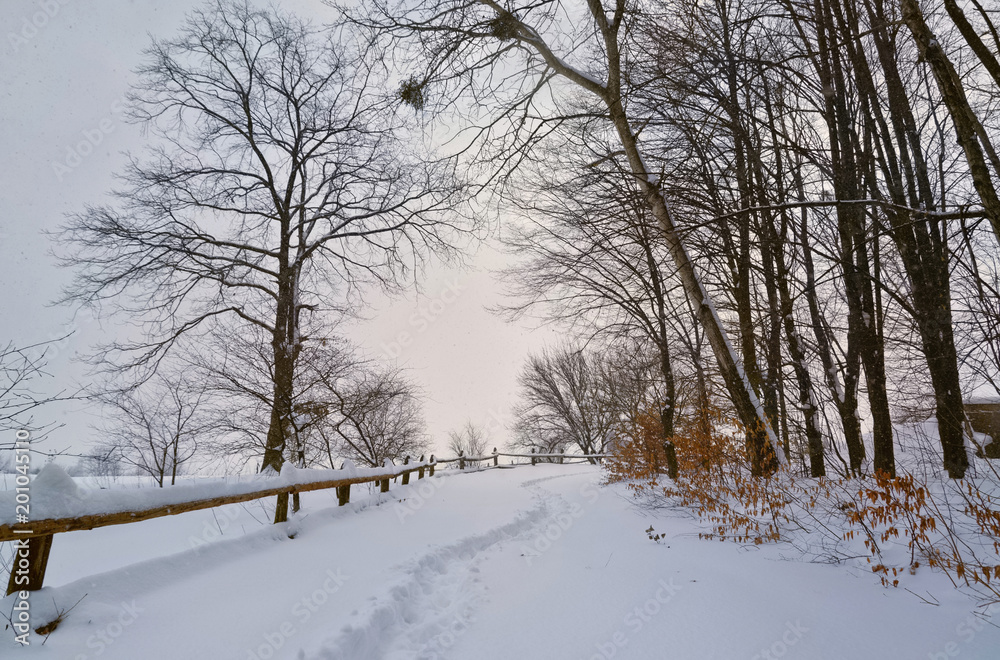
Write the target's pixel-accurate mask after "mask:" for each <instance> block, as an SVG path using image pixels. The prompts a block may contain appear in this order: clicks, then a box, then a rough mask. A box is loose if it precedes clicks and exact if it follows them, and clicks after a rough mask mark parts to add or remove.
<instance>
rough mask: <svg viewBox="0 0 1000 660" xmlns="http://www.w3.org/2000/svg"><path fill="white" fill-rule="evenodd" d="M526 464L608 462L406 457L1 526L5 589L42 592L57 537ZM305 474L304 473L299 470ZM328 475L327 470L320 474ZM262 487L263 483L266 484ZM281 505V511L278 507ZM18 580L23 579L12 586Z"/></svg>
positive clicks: (346, 497)
mask: <svg viewBox="0 0 1000 660" xmlns="http://www.w3.org/2000/svg"><path fill="white" fill-rule="evenodd" d="M501 456H503V457H510V458H529V459H531V465H535V464H536V462H537V461H538V460H558V462H559V463H563V461H565V460H569V461H573V460H574V459H576V460H580V459H583V460H586V461H587V462H591V463H594V462H598V461H600V460H601V459H603V458H606V456H605V455H603V454H592V455H582V454H564V453H559V454H536V453H534V452H532V453H530V454H507V453H500V452H497V450H496V449H494V450H493V453H492V454H488V455H486V456H468V457H467V456H463V455H462V454H461V453H460V454H459V456H458V457H456V458H447V459H440V460H438V459H435V458H434V455H433V454H432V455H431V457H430V459H429V460H426V461H425V460H424V457H423V456H421V457H420V460H419V461H418V462H416V463H410V459H409V457H407V458H406V459H405V461H404V463H403V465H400V466H394V467H393V468H391V469H386V470H381V471H379V472H378V473H377V474H367V475H361V476H354V477H344V478H340V479H322V480H315V479H310V478H309V475H308V474H305V475H304V476H302V477H301V478H299V479H297V480H296V481H295V482H293V483H282V484H281V485H273V486H265V487H263V488H260V489H257V490H253V491H249V492H245V493H235V494H225V495H219V496H216V497H207V498H202V499H194V500H190V501H184V502H176V503H171V504H163V505H160V506H154V507H150V508H146V509H139V510H136V511H116V512H112V513H95V514H92V515H85V516H80V517H75V518H48V519H44V520H34V521H31V522H28V523H9V524H4V525H0V541H14V542H16V543H17V546H16V547H15V551H14V558H13V560H12V563H11V570H10V579H9V580H8V583H7V595H10V594H12V593H14V592H15V591H34V590H37V589H41V588H42V583H43V582H44V580H45V568H46V565H47V564H48V559H49V552H50V551H51V549H52V537H53V535H55V534H58V533H61V532H74V531H80V530H86V529H95V528H97V527H107V526H109V525H123V524H127V523H134V522H140V521H142V520H150V519H152V518H161V517H163V516H175V515H177V514H180V513H187V512H188V511H198V510H200V509H211V508H214V507H219V506H224V505H226V504H237V503H240V502H250V501H252V500H258V499H262V498H265V497H272V496H278V499H279V503H278V506H277V508H276V511H275V523H279V522H284V521H285V520H287V512H288V509H287V501H288V496H289V495H295V494H297V493H304V492H308V491H312V490H325V489H329V488H336V489H337V491H336V492H337V501H338V504H339V505H340V506H344V505H345V504H347V503H348V502H350V499H351V486H352V485H354V484H363V483H374V482H379V485H380V491H381V492H383V493H386V492H388V491H389V482H390V480H393V479H397V478H401V480H402V484H403V485H406V484H408V483H409V481H410V475H411V474H412V473H414V472H416V473H417V478H418V479H423V478H424V475H425V473H426V475H427V476H428V477H432V476H434V470H435V468H436V466H437V465H439V464H448V463H458V467H459V469H461V470H464V469H465V468H466V466H467V464H468V463H473V462H476V463H480V462H486V463H488V462H492V463H493V465H492V466H491V467H506V466H500V457H501ZM300 472H302V473H308V472H309V471H308V470H300ZM322 472H323V473H329V472H330V471H329V470H323V471H322ZM265 483H266V480H265ZM282 501H284V503H285V504H284V508H283V507H282ZM16 576H26V577H27V579H26V580H24V579H23V578H22V579H20V580H16V579H15V577H16Z"/></svg>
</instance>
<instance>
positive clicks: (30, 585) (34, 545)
mask: <svg viewBox="0 0 1000 660" xmlns="http://www.w3.org/2000/svg"><path fill="white" fill-rule="evenodd" d="M50 550H52V534H46V535H45V536H32V537H30V538H27V539H23V540H20V541H17V542H15V543H14V556H13V557H12V558H11V563H10V580H8V581H7V594H6V595H8V596H9V595H11V594H12V593H15V592H18V591H38V590H39V589H41V588H42V583H43V582H44V581H45V567H46V566H47V565H48V563H49V551H50ZM23 576H27V582H24V577H23ZM19 580H20V581H21V583H20V584H19V583H18V581H19Z"/></svg>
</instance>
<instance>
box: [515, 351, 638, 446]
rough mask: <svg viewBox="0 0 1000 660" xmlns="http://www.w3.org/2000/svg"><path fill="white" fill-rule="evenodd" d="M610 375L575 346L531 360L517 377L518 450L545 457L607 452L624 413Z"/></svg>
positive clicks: (592, 358) (592, 357) (535, 356)
mask: <svg viewBox="0 0 1000 660" xmlns="http://www.w3.org/2000/svg"><path fill="white" fill-rule="evenodd" d="M606 375H607V372H606V371H604V370H602V367H601V365H600V364H599V359H597V358H596V357H595V356H593V355H590V354H588V353H585V352H584V351H583V350H582V349H576V348H573V347H571V346H563V347H559V348H556V349H548V350H545V351H543V352H542V353H541V354H538V355H531V356H529V357H528V361H527V364H525V366H524V369H523V370H522V371H521V374H520V376H518V383H519V384H520V386H521V403H519V404H518V406H517V407H516V408H515V411H514V418H515V424H514V433H515V441H514V442H515V444H516V445H517V446H520V447H525V448H531V447H534V448H537V449H540V450H541V451H542V452H554V451H557V450H562V451H564V450H566V449H573V448H575V449H578V450H579V451H580V452H582V453H584V454H599V453H603V452H604V451H605V450H607V449H608V447H609V445H610V442H611V439H612V437H613V435H614V432H615V430H616V428H617V424H618V422H619V419H620V417H621V410H622V409H621V407H620V405H619V404H618V402H616V400H615V397H614V393H613V391H612V390H611V388H610V387H609V383H608V382H607V381H606V380H605V376H606Z"/></svg>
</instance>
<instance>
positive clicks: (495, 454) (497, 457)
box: [493, 447, 500, 467]
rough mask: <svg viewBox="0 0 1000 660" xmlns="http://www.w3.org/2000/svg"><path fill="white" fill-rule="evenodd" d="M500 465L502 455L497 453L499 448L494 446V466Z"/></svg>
mask: <svg viewBox="0 0 1000 660" xmlns="http://www.w3.org/2000/svg"><path fill="white" fill-rule="evenodd" d="M497 465H500V457H499V456H498V455H497V448H496V447H494V448H493V467H496V466H497Z"/></svg>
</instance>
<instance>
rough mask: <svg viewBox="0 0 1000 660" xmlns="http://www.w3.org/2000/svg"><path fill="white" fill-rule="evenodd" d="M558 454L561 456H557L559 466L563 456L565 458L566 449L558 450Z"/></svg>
mask: <svg viewBox="0 0 1000 660" xmlns="http://www.w3.org/2000/svg"><path fill="white" fill-rule="evenodd" d="M559 453H560V454H561V455H560V456H559V465H562V462H563V458H564V456H565V454H566V448H565V447H563V448H562V449H560V450H559Z"/></svg>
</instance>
